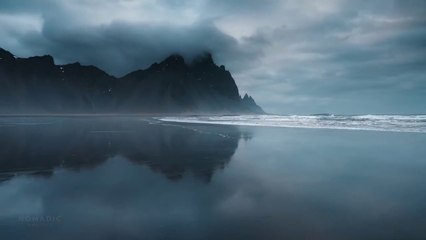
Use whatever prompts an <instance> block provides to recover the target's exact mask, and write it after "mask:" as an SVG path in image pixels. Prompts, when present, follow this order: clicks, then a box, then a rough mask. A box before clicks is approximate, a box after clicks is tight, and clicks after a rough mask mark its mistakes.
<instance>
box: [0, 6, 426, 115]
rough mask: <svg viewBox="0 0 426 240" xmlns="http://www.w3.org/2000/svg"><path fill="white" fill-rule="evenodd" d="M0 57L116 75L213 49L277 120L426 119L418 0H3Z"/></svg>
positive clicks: (424, 38)
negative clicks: (309, 116) (345, 116)
mask: <svg viewBox="0 0 426 240" xmlns="http://www.w3.org/2000/svg"><path fill="white" fill-rule="evenodd" d="M0 36H1V37H0V47H2V48H5V49H7V50H9V51H11V52H13V53H14V54H15V55H16V56H18V57H27V56H32V55H43V54H50V55H52V56H53V57H54V58H55V61H56V63H58V64H62V63H70V62H75V61H79V62H81V63H82V64H91V65H96V66H98V67H100V68H102V69H103V70H105V71H107V72H108V73H110V74H113V75H115V76H122V75H123V74H125V73H127V72H129V71H133V70H136V69H140V68H146V67H148V66H149V65H150V64H151V63H152V62H154V61H160V60H161V59H163V58H164V57H166V56H167V55H169V54H171V53H181V54H183V55H184V56H186V57H188V58H191V57H192V56H194V55H196V54H197V53H199V52H201V51H204V50H207V51H211V52H212V54H213V57H214V59H215V61H216V62H217V63H218V64H224V65H225V66H226V67H227V68H228V69H229V70H230V71H231V73H232V74H233V76H234V78H235V80H236V82H237V84H238V86H239V88H240V93H241V94H244V93H245V92H248V93H249V94H250V95H252V96H253V97H254V98H255V99H256V100H257V102H258V103H259V104H260V105H261V106H262V107H263V108H264V109H265V110H266V111H267V112H274V113H288V114H292V113H295V114H301V113H426V1H424V0H358V1H353V0H25V1H24V0H0Z"/></svg>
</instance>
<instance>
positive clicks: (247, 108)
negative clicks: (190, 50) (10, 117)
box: [0, 48, 263, 114]
mask: <svg viewBox="0 0 426 240" xmlns="http://www.w3.org/2000/svg"><path fill="white" fill-rule="evenodd" d="M0 86H1V88H0V113H3V114H4V113H179V114H186V113H187V114H192V113H197V114H198V113H206V114H208V113H231V114H233V113H235V114H237V113H254V114H255V113H263V110H262V109H261V108H260V107H259V106H258V105H257V104H256V103H255V102H254V100H253V99H252V98H251V97H249V96H247V95H246V96H244V98H241V97H240V95H239V92H238V88H237V85H236V84H235V81H234V79H233V78H232V76H231V74H230V73H229V71H227V70H226V69H225V67H224V66H220V67H219V66H217V65H216V64H215V63H214V62H213V59H212V56H211V55H210V54H209V53H204V54H202V55H200V56H199V57H198V58H196V59H195V60H194V61H193V62H191V63H189V64H188V63H185V60H184V59H183V57H181V56H179V55H171V56H170V57H168V58H166V59H165V60H164V61H162V62H160V63H154V64H153V65H151V66H150V67H149V68H147V69H145V70H138V71H135V72H132V73H129V74H127V75H126V76H124V77H122V78H115V77H113V76H110V75H108V74H107V73H105V72H104V71H102V70H100V69H99V68H96V67H94V66H82V65H80V64H79V63H73V64H67V65H55V64H54V60H53V58H52V57H51V56H40V57H30V58H15V57H14V56H13V55H12V54H11V53H10V52H7V51H5V50H3V49H1V48H0Z"/></svg>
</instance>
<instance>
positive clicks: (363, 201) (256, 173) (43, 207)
mask: <svg viewBox="0 0 426 240" xmlns="http://www.w3.org/2000/svg"><path fill="white" fill-rule="evenodd" d="M253 131H254V134H253V136H254V137H253V138H252V139H250V140H248V141H244V140H240V144H239V147H238V149H237V151H236V153H235V154H234V156H233V157H232V159H231V161H230V162H229V164H228V165H226V167H225V168H224V169H223V170H216V172H215V174H214V175H213V177H212V179H211V181H210V182H208V183H207V182H204V181H200V180H199V179H197V178H196V177H195V176H193V174H192V173H191V172H189V173H186V175H185V176H184V177H183V178H182V179H180V180H178V181H170V180H169V179H167V178H166V177H165V176H164V175H162V174H160V173H157V172H153V171H152V170H151V169H150V168H149V167H147V166H144V165H135V164H134V163H132V162H129V161H126V160H125V159H124V158H123V157H120V156H116V157H113V158H111V159H109V160H108V161H106V162H105V163H104V164H102V165H99V166H97V167H95V168H93V169H82V170H79V171H70V170H64V169H58V170H56V171H55V172H54V174H53V176H51V177H50V178H41V177H30V176H20V177H16V178H13V179H11V180H9V181H5V182H3V183H1V185H0V204H2V206H3V207H4V208H6V211H1V212H0V221H1V223H2V224H1V225H0V233H5V234H6V235H5V236H6V238H5V239H15V238H16V239H18V238H19V237H23V236H24V235H25V234H26V233H29V232H31V234H33V235H32V236H33V238H34V239H49V238H53V237H54V238H55V239H57V238H59V239H78V238H80V239H85V238H87V237H88V236H90V238H91V239H110V238H111V239H114V238H117V237H121V238H130V239H132V238H135V239H141V238H142V239H152V238H154V237H155V238H160V237H163V238H165V239H170V238H172V239H200V238H201V239H203V238H208V239H223V238H224V237H225V236H226V237H227V238H229V239H238V238H240V239H250V238H252V239H255V238H258V239H283V238H284V237H288V238H291V239H294V238H296V239H300V238H308V239H312V238H315V239H342V238H345V239H350V238H351V237H352V238H353V239H368V238H370V239H390V238H391V237H395V236H397V237H400V236H405V237H406V238H405V239H417V238H418V239H420V238H421V236H424V234H425V233H426V232H425V230H424V229H422V228H423V226H424V223H426V222H425V219H424V217H423V216H424V214H425V213H426V204H425V202H426V201H425V200H426V195H425V194H424V191H421V189H422V188H423V184H424V182H425V180H426V174H425V173H426V162H425V161H424V156H426V150H425V149H424V148H422V146H423V145H424V143H425V140H426V136H424V135H422V134H401V133H399V134H398V133H374V132H349V131H331V130H301V129H270V128H256V129H253ZM6 206H7V207H6ZM22 215H60V216H62V222H61V223H57V224H53V225H52V226H45V227H31V226H26V225H25V224H22V223H19V222H18V221H17V220H16V219H17V218H18V217H19V216H22ZM390 228H392V231H390V230H389V229H390ZM1 235H3V234H1ZM3 236H4V235H3Z"/></svg>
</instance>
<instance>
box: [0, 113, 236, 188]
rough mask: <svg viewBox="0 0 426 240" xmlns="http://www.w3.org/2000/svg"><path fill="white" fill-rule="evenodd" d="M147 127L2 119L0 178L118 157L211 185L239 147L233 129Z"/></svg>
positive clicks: (126, 122) (127, 121) (134, 122)
mask: <svg viewBox="0 0 426 240" xmlns="http://www.w3.org/2000/svg"><path fill="white" fill-rule="evenodd" d="M150 121H151V124H150V123H148V122H146V121H144V120H140V119H136V118H109V119H101V118H31V119H25V120H23V119H22V118H18V119H17V118H2V120H1V122H0V126H2V132H1V135H0V144H1V148H0V177H1V178H2V179H3V180H5V179H9V178H11V177H13V176H14V175H15V174H17V173H26V174H37V175H43V176H49V175H50V174H51V173H52V170H53V168H55V167H60V166H61V167H65V168H71V169H76V170H78V169H81V168H88V167H94V166H97V165H99V164H101V163H103V162H104V161H105V160H106V159H108V158H110V157H113V156H116V155H121V156H124V157H125V158H127V159H129V160H130V161H132V162H135V163H138V164H144V165H148V166H150V168H151V169H153V170H154V171H158V172H161V173H163V174H164V175H166V176H167V177H168V178H169V179H179V178H181V177H182V176H183V175H184V173H185V172H187V171H190V172H192V173H193V174H194V175H196V176H198V177H201V178H203V179H205V180H207V181H208V180H209V179H210V178H211V176H212V175H213V172H214V171H215V170H216V169H218V168H223V167H224V166H225V164H226V163H227V162H228V161H229V160H230V158H231V157H232V155H233V154H234V152H235V150H236V148H237V147H238V141H239V139H240V137H242V133H241V132H240V131H239V130H238V128H235V127H231V126H203V125H199V126H196V127H194V126H193V125H192V126H191V127H190V126H189V125H185V124H179V125H178V124H173V125H170V124H166V125H161V123H158V122H157V123H155V124H152V123H153V122H152V121H153V120H150Z"/></svg>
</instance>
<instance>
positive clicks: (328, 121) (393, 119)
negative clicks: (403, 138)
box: [158, 114, 426, 133]
mask: <svg viewBox="0 0 426 240" xmlns="http://www.w3.org/2000/svg"><path fill="white" fill-rule="evenodd" d="M158 119H159V120H161V121H166V122H183V123H202V124H222V125H240V126H264V127H286V128H324V129H345V130H366V131H387V132H418V133H426V115H331V114H316V115H304V116H303V115H239V116H189V117H182V116H180V117H162V118H158Z"/></svg>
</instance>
